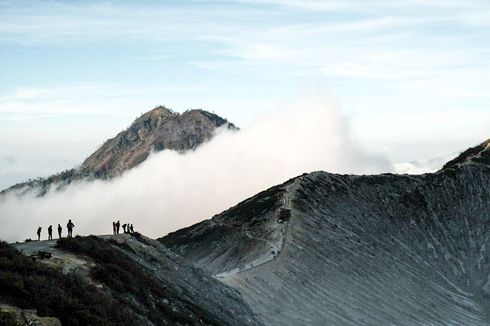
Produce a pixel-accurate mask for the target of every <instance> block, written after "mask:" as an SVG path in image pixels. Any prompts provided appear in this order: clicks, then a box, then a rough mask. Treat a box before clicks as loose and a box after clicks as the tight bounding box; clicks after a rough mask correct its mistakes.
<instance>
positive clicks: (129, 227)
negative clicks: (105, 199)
mask: <svg viewBox="0 0 490 326" xmlns="http://www.w3.org/2000/svg"><path fill="white" fill-rule="evenodd" d="M120 228H121V222H119V221H117V222H112V232H113V233H114V234H119V230H120ZM122 228H123V231H124V233H134V228H133V224H129V223H124V224H123V225H122Z"/></svg>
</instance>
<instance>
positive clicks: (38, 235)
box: [37, 227, 42, 241]
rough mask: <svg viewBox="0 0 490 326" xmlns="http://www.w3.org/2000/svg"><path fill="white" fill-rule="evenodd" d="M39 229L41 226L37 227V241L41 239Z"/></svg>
mask: <svg viewBox="0 0 490 326" xmlns="http://www.w3.org/2000/svg"><path fill="white" fill-rule="evenodd" d="M41 230H42V228H41V227H38V228H37V241H40V240H41Z"/></svg>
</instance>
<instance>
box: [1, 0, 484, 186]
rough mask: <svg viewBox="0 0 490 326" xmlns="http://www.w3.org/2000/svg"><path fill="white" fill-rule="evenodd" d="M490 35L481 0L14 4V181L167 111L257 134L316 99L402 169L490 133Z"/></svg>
mask: <svg viewBox="0 0 490 326" xmlns="http://www.w3.org/2000/svg"><path fill="white" fill-rule="evenodd" d="M489 40H490V3H489V2H488V1H477V0H473V1H460V0H448V1H434V0H426V1H421V0H406V1H381V0H373V1H355V0H344V1H337V0H331V1H321V0H318V1H308V0H302V1H299V0H264V1H261V0H237V1H133V2H131V1H114V2H111V1H105V2H97V1H65V2H63V1H1V0H0V188H3V187H5V186H8V185H10V184H12V183H15V182H19V181H21V180H23V179H26V178H28V177H35V176H42V175H49V174H51V173H54V172H56V171H59V170H62V169H65V168H69V167H72V166H74V165H76V164H78V163H80V161H81V160H83V158H84V157H85V156H86V155H88V154H89V153H90V152H92V151H93V150H94V149H95V148H96V147H97V146H98V145H100V144H101V143H102V142H103V141H104V140H105V139H107V138H109V137H111V136H114V135H115V134H116V133H117V132H118V131H120V130H122V129H124V128H125V127H126V126H127V125H129V123H130V122H131V121H132V120H133V119H134V118H136V117H137V116H138V115H139V114H141V113H142V112H145V111H147V110H149V109H151V108H153V107H154V106H156V105H159V104H163V105H166V106H168V107H171V108H173V109H176V110H177V111H183V110H186V109H189V108H203V109H206V110H209V111H214V112H216V113H218V114H220V115H221V116H224V117H226V118H228V119H229V120H231V121H233V122H235V123H236V124H238V125H240V126H242V127H246V126H247V125H249V124H250V123H251V122H252V121H253V120H254V119H255V117H257V116H258V115H260V114H262V113H264V112H268V111H270V110H275V111H277V110H281V109H283V108H284V107H287V106H288V103H290V102H293V101H295V100H296V99H297V98H299V97H302V96H305V94H309V93H311V92H319V93H321V94H322V95H327V96H329V97H330V98H331V99H333V100H334V101H335V102H336V103H337V104H338V105H339V106H340V107H341V108H342V111H343V113H344V115H345V116H346V117H347V118H348V119H349V121H350V123H351V126H352V129H353V130H354V132H355V134H356V135H357V137H358V138H359V139H360V140H362V144H363V146H365V147H369V148H376V150H377V151H379V152H382V153H384V154H386V155H387V156H388V157H390V158H391V159H392V160H393V161H394V162H403V161H410V160H426V159H431V158H433V157H437V156H440V155H445V154H447V153H451V152H454V151H458V150H461V149H464V148H465V147H467V146H469V145H472V144H475V143H478V142H480V141H483V140H484V139H486V138H488V137H490V134H489V133H488V126H489V125H490V109H489V104H490V92H489V89H488V88H489V85H490V42H489ZM312 90H313V91H312ZM306 96H308V95H306Z"/></svg>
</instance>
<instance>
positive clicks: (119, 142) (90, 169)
mask: <svg viewBox="0 0 490 326" xmlns="http://www.w3.org/2000/svg"><path fill="white" fill-rule="evenodd" d="M220 127H226V128H228V129H230V130H238V128H237V127H236V126H235V125H234V124H233V123H230V122H228V121H227V120H226V119H224V118H222V117H220V116H218V115H216V114H214V113H210V112H207V111H205V110H201V109H199V110H197V109H196V110H194V109H193V110H187V111H185V112H183V113H178V112H175V111H173V110H171V109H169V108H167V107H165V106H161V105H160V106H157V107H155V108H154V109H152V110H150V111H148V112H146V113H144V114H142V115H141V116H140V117H139V118H137V119H135V120H134V121H133V122H132V123H131V125H130V126H129V127H128V128H127V129H125V130H123V131H121V132H119V133H118V134H117V135H116V136H115V137H113V138H111V139H109V140H107V141H106V142H104V144H103V145H101V146H100V147H99V148H98V149H97V150H96V151H95V152H93V153H92V154H91V155H90V156H89V157H87V158H86V159H85V160H84V161H83V162H82V163H81V165H80V166H79V167H77V168H73V169H69V170H66V171H63V172H60V173H57V174H54V175H52V176H49V177H46V178H38V179H35V180H29V181H26V182H22V183H18V184H16V185H13V186H11V187H9V188H7V189H4V190H3V191H1V192H0V195H1V194H6V193H8V192H12V191H15V192H18V193H20V194H21V195H22V194H25V193H27V192H30V191H36V192H37V195H38V196H43V195H45V194H46V193H47V191H49V189H50V188H51V187H54V188H55V189H56V190H60V189H63V188H64V187H66V186H67V185H69V184H70V183H72V182H73V181H77V180H96V179H102V180H104V179H111V178H114V177H117V176H120V175H121V174H123V173H124V172H125V171H127V170H130V169H132V168H134V167H135V166H137V165H139V164H140V163H142V162H143V161H145V160H146V159H147V158H148V156H149V155H150V154H151V153H152V152H159V151H162V150H176V151H179V152H182V153H183V152H186V151H191V150H194V149H196V148H197V147H198V146H199V145H201V144H203V143H205V142H207V141H209V140H210V139H211V138H212V137H213V136H214V133H215V131H216V129H217V128H220Z"/></svg>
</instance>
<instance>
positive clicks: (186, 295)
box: [0, 234, 261, 325]
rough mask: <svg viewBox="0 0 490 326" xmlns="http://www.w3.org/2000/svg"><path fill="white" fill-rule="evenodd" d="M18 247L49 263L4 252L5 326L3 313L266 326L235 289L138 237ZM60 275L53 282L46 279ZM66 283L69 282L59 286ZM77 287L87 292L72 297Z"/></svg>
mask: <svg viewBox="0 0 490 326" xmlns="http://www.w3.org/2000/svg"><path fill="white" fill-rule="evenodd" d="M15 247H16V249H17V250H19V251H21V252H22V253H23V254H25V255H33V254H37V253H38V252H39V251H42V252H44V253H45V255H46V253H49V254H50V255H51V257H50V258H37V259H36V262H32V261H30V260H29V259H28V260H27V261H22V260H18V258H16V256H15V255H16V254H12V253H10V254H4V253H5V251H1V252H0V253H1V254H2V260H1V261H0V263H1V264H6V265H5V266H3V265H2V266H3V268H2V270H0V285H2V287H1V289H0V323H1V321H2V318H3V317H6V315H5V314H3V315H2V311H3V313H5V312H10V314H11V315H10V316H8V315H7V317H9V318H11V319H12V318H17V319H18V318H20V317H19V316H22V315H25V314H24V313H23V312H24V311H30V312H31V315H34V316H35V317H36V318H42V317H44V316H49V317H51V318H44V322H46V323H43V324H42V325H48V323H47V322H49V321H51V322H56V320H60V321H61V322H62V324H63V325H90V324H92V325H237V324H239V325H260V324H261V323H260V322H259V321H258V319H257V317H256V316H255V314H254V313H253V312H252V311H251V309H250V307H249V306H248V305H247V304H246V303H245V302H244V301H243V299H242V298H241V296H240V294H239V293H238V292H237V291H236V290H234V289H232V288H230V287H228V286H226V285H224V284H222V283H221V282H219V281H217V280H215V279H213V278H212V277H210V276H207V275H206V274H204V273H203V272H202V271H200V270H198V269H196V268H193V267H191V266H190V265H189V264H187V263H186V262H184V261H183V259H182V258H181V257H179V256H177V255H175V254H173V253H172V252H170V251H169V250H168V249H166V248H164V247H163V246H162V245H161V244H160V243H158V242H157V241H155V240H151V239H149V238H146V237H143V236H141V235H139V234H134V235H129V234H121V235H114V236H113V235H111V236H103V237H94V236H91V237H85V238H80V237H77V238H74V239H63V240H62V241H60V242H58V243H57V242H56V240H55V241H41V242H38V241H36V242H26V243H21V244H16V245H15ZM16 259H17V261H16V263H15V264H9V260H16ZM36 264H37V265H36ZM28 265H32V266H28ZM42 266H44V267H42ZM36 268H37V270H36ZM21 270H25V271H26V272H19V271H21ZM60 272H61V273H63V274H60V275H59V276H57V277H56V276H54V277H55V279H53V276H51V278H47V277H44V276H43V275H44V274H46V273H48V275H49V273H60ZM12 273H14V275H16V277H13V276H11V275H12ZM16 273H17V274H16ZM65 275H66V276H65ZM63 278H67V279H68V280H67V281H66V282H60V281H58V280H59V279H63ZM72 279H73V280H75V281H76V283H75V284H72V282H70V280H72ZM33 282H34V283H33ZM35 282H38V283H40V284H36V283H35ZM56 282H58V283H56ZM46 283H49V284H46ZM50 287H52V288H51V289H50V290H47V289H46V288H48V289H49V288H50ZM73 287H77V288H80V289H83V292H77V291H75V294H73V290H72V288H73ZM63 291H64V292H63ZM43 293H44V294H43ZM4 308H5V309H4ZM87 309H88V310H87ZM36 312H37V315H36ZM38 315H39V316H38Z"/></svg>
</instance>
